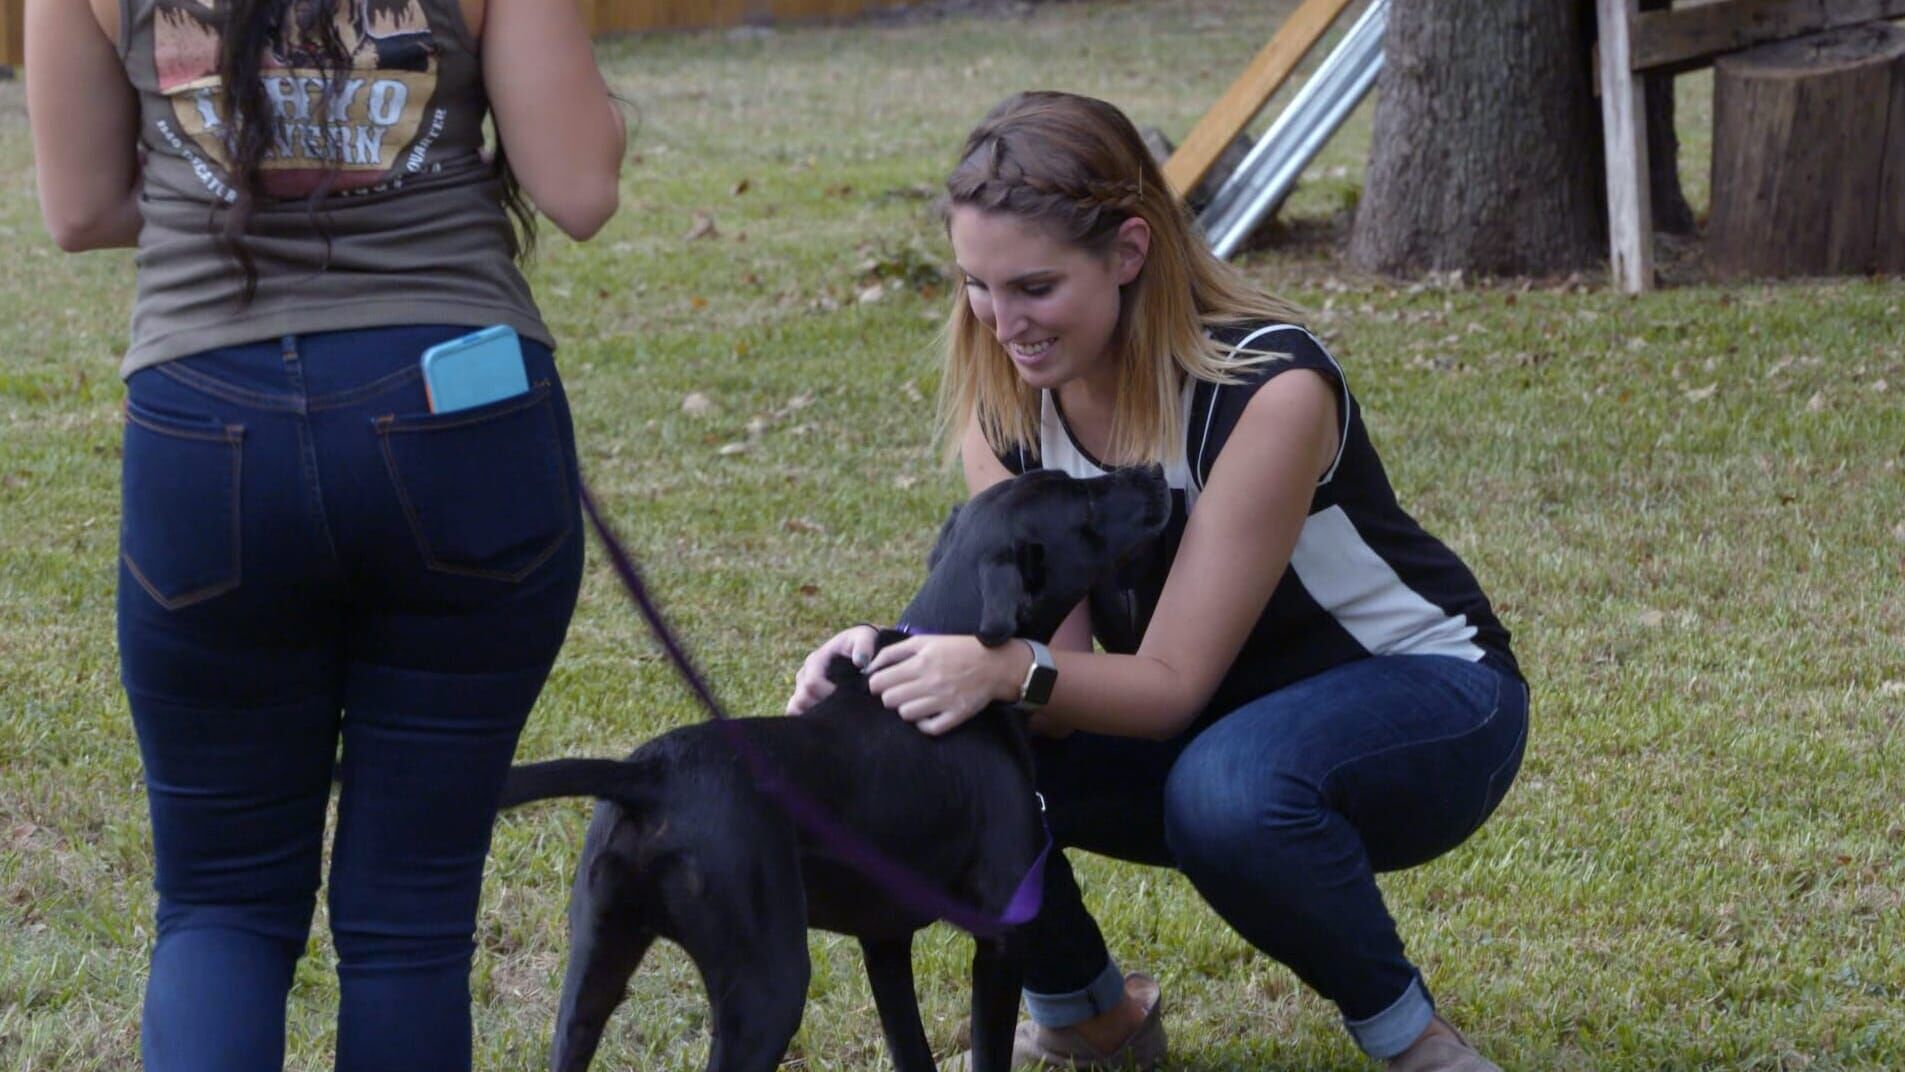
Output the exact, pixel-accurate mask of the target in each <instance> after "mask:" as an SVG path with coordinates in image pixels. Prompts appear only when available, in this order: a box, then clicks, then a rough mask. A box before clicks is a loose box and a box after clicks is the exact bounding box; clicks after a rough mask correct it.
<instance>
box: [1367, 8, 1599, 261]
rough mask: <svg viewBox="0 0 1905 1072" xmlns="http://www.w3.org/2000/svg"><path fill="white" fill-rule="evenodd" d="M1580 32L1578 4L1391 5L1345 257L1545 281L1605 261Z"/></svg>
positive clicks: (1592, 113) (1584, 35)
mask: <svg viewBox="0 0 1905 1072" xmlns="http://www.w3.org/2000/svg"><path fill="white" fill-rule="evenodd" d="M1590 25H1591V23H1590V21H1589V19H1588V18H1587V12H1586V10H1584V5H1582V4H1580V3H1578V2H1576V0H1489V2H1487V3H1475V2H1473V0H1392V3H1391V5H1390V11H1389V27H1388V32H1387V34H1386V35H1385V37H1384V39H1383V70H1382V75H1381V77H1380V78H1379V79H1378V80H1377V83H1376V92H1377V99H1376V120H1375V130H1374V134H1373V136H1372V146H1371V151H1370V157H1369V168H1368V174H1367V178H1366V180H1365V182H1364V187H1363V196H1362V200H1361V203H1360V204H1359V206H1358V208H1357V212H1356V223H1355V229H1354V231H1353V233H1352V234H1351V236H1350V259H1351V261H1352V262H1353V263H1355V264H1356V265H1357V266H1358V267H1361V268H1364V269H1367V270H1372V271H1379V272H1390V273H1401V274H1406V273H1410V272H1414V271H1418V270H1421V269H1441V270H1446V269H1455V268H1460V269H1465V270H1469V271H1477V272H1483V273H1488V274H1544V273H1550V272H1556V271H1565V270H1568V269H1572V268H1578V267H1581V266H1583V265H1588V264H1592V263H1595V262H1597V261H1599V260H1602V259H1604V258H1605V257H1606V256H1607V249H1606V245H1607V206H1606V194H1605V191H1606V178H1605V176H1604V174H1603V165H1602V153H1601V125H1600V117H1599V115H1598V113H1597V112H1596V110H1595V102H1594V97H1593V93H1592V89H1591V84H1592V83H1591V79H1590V72H1589V56H1590V53H1589V50H1588V36H1589V27H1590Z"/></svg>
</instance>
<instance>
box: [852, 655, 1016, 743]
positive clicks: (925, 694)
mask: <svg viewBox="0 0 1905 1072" xmlns="http://www.w3.org/2000/svg"><path fill="white" fill-rule="evenodd" d="M1031 665H1032V652H1031V650H1030V649H1028V648H1027V647H1026V646H1025V645H1024V644H1015V643H1007V644H1001V645H1000V646H998V647H996V648H988V647H986V646H985V645H983V644H981V643H979V638H978V637H975V636H917V637H912V638H910V639H907V640H903V641H901V642H899V643H898V644H893V645H890V646H888V647H885V648H882V649H881V650H880V653H879V654H878V655H876V656H874V657H873V662H872V663H870V664H869V665H868V666H867V668H866V674H867V688H868V689H870V690H872V692H873V695H875V696H878V697H879V698H880V702H881V703H883V704H885V705H886V706H887V707H888V708H889V709H890V710H893V711H897V712H899V716H900V717H901V718H903V719H905V720H906V721H908V722H911V723H912V724H913V725H914V726H917V727H918V728H919V729H920V730H922V731H924V732H926V733H929V734H932V735H934V736H938V735H939V734H942V733H945V732H947V731H948V730H952V729H955V728H957V727H958V726H959V725H960V724H961V723H963V722H965V721H966V720H967V719H969V718H971V717H972V716H974V715H976V714H978V713H979V712H980V711H981V710H983V709H984V708H985V706H986V705H987V704H989V703H995V702H998V703H1010V702H1012V701H1014V700H1017V699H1018V698H1019V685H1020V683H1021V682H1023V681H1024V680H1025V674H1026V671H1027V670H1028V669H1030V667H1031Z"/></svg>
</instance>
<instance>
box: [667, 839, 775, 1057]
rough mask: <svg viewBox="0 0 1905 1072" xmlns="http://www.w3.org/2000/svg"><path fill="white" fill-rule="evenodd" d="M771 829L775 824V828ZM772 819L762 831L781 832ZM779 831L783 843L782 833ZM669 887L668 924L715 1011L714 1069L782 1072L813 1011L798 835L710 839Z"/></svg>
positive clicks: (694, 854)
mask: <svg viewBox="0 0 1905 1072" xmlns="http://www.w3.org/2000/svg"><path fill="white" fill-rule="evenodd" d="M770 824H771V825H770ZM779 825H780V824H779V823H775V822H774V821H773V819H772V818H771V817H770V818H769V819H767V820H766V821H764V822H760V823H758V824H756V825H755V827H754V829H755V830H756V831H757V832H764V831H765V830H773V828H774V827H775V826H779ZM775 834H778V835H780V836H774V835H775ZM687 856H688V859H686V860H684V863H683V867H682V868H681V869H679V870H678V871H677V872H675V873H673V874H671V876H670V877H669V878H668V879H667V880H665V881H664V883H663V888H664V890H665V892H664V896H665V898H666V900H667V907H666V909H665V910H664V914H665V915H666V916H667V918H668V919H669V921H670V926H669V927H668V928H667V929H665V930H664V931H663V933H664V934H666V935H667V936H668V937H669V938H672V939H674V940H675V941H676V942H679V943H680V944H681V947H682V949H683V950H684V951H686V952H687V954H688V956H689V957H690V958H691V959H693V960H694V962H695V967H697V968H699V969H700V970H701V979H702V982H703V983H705V984H706V985H707V988H708V1002H709V1004H710V1005H711V1006H713V1025H712V1027H713V1032H714V1045H713V1048H712V1050H711V1051H710V1053H709V1054H708V1070H709V1072H774V1069H775V1068H776V1067H777V1066H778V1065H779V1064H780V1060H781V1056H782V1055H783V1054H785V1053H786V1052H787V1046H788V1044H789V1043H790V1042H792V1041H793V1038H794V1032H795V1031H797V1030H799V1028H800V1017H801V1013H802V1012H803V1011H804V1010H805V1008H806V1004H807V980H808V976H809V974H810V972H811V971H812V966H811V965H810V964H809V962H808V959H807V897H806V893H805V891H804V890H803V889H802V887H801V881H800V861H799V857H798V856H797V855H796V849H795V844H794V839H793V836H792V832H791V831H786V830H785V829H784V828H783V829H781V830H774V834H769V835H767V836H761V837H757V838H756V839H755V840H754V841H753V843H752V844H746V843H740V842H739V839H731V841H730V843H729V844H726V845H722V844H716V843H712V842H711V841H703V842H702V843H701V844H700V845H699V846H698V847H697V848H696V849H695V850H694V851H693V852H691V853H689V854H687Z"/></svg>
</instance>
